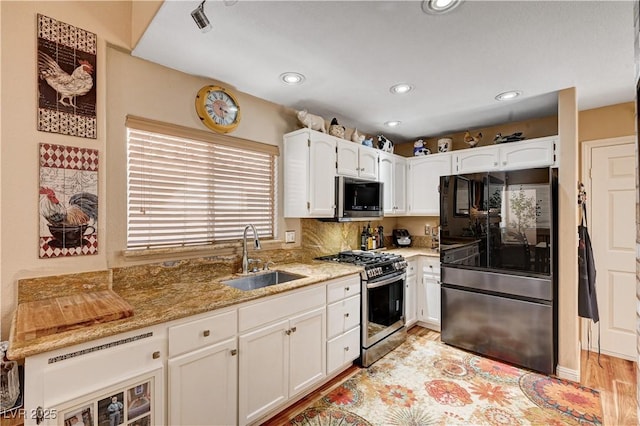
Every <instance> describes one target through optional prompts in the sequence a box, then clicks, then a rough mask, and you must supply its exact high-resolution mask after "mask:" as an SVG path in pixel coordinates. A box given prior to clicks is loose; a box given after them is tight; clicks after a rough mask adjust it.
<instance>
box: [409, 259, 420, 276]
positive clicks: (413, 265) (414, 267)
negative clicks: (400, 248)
mask: <svg viewBox="0 0 640 426" xmlns="http://www.w3.org/2000/svg"><path fill="white" fill-rule="evenodd" d="M417 271H418V261H417V260H410V261H408V262H407V276H408V277H410V276H412V275H415V274H416V272H417Z"/></svg>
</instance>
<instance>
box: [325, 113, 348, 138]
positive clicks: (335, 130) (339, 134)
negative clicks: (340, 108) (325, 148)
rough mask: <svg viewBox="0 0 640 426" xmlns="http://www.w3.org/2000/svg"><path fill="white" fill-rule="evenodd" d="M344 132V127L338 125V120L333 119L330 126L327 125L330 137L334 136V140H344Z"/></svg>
mask: <svg viewBox="0 0 640 426" xmlns="http://www.w3.org/2000/svg"><path fill="white" fill-rule="evenodd" d="M344 131H345V128H344V126H341V125H340V124H338V120H337V119H336V118H335V117H333V120H331V124H330V125H329V134H330V135H331V136H335V137H336V138H341V139H344Z"/></svg>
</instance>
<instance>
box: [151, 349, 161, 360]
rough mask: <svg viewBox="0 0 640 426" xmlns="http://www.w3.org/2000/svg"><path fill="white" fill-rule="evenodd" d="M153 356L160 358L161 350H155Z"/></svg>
mask: <svg viewBox="0 0 640 426" xmlns="http://www.w3.org/2000/svg"><path fill="white" fill-rule="evenodd" d="M151 358H153V359H158V358H160V351H155V352H154V353H153V354H152V355H151Z"/></svg>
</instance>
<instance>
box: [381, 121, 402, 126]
mask: <svg viewBox="0 0 640 426" xmlns="http://www.w3.org/2000/svg"><path fill="white" fill-rule="evenodd" d="M400 123H401V121H397V120H392V121H387V122H385V123H384V125H385V126H387V127H398V126H399V125H400Z"/></svg>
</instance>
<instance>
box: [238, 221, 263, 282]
mask: <svg viewBox="0 0 640 426" xmlns="http://www.w3.org/2000/svg"><path fill="white" fill-rule="evenodd" d="M249 228H251V232H253V246H254V247H255V249H256V250H260V249H261V248H262V247H261V246H260V239H259V238H258V231H256V227H255V226H253V225H252V224H249V225H247V226H245V227H244V233H243V234H242V273H243V274H245V275H246V274H248V273H249V254H248V251H247V231H248V230H249Z"/></svg>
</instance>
